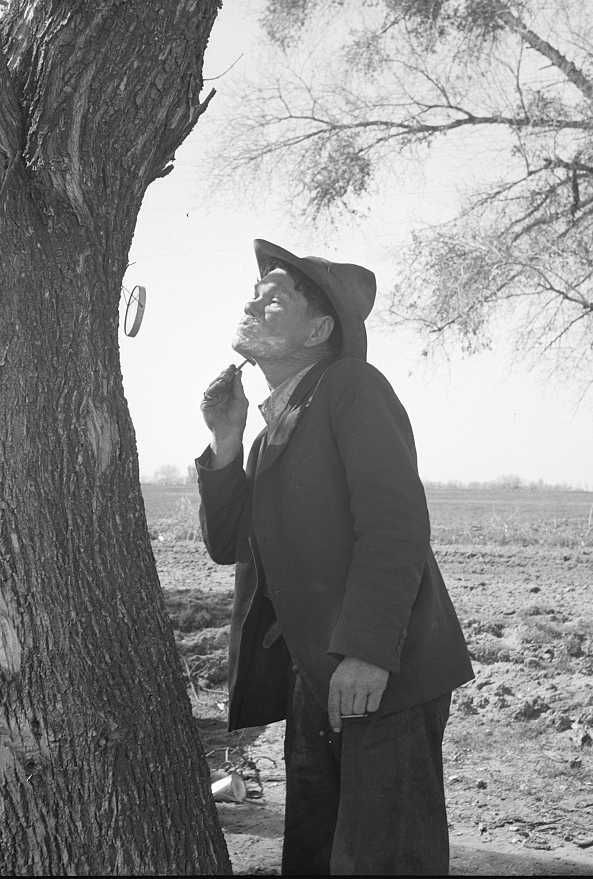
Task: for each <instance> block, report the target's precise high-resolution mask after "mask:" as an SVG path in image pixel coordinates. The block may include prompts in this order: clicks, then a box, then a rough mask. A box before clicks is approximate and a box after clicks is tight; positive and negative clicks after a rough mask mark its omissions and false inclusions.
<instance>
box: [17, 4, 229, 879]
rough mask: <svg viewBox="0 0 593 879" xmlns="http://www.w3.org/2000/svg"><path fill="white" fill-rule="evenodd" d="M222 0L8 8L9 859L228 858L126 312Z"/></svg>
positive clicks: (84, 870) (55, 863)
mask: <svg viewBox="0 0 593 879" xmlns="http://www.w3.org/2000/svg"><path fill="white" fill-rule="evenodd" d="M217 9H218V0H93V2H90V0H89V2H85V0H11V2H10V4H9V6H8V11H7V12H6V13H5V14H4V16H3V17H2V19H1V20H0V586H1V589H0V699H1V713H0V872H1V873H2V874H4V875H6V874H9V875H10V874H17V875H30V874H46V875H56V874H59V875H64V874H69V875H75V874H77V875H81V874H94V875H98V874H101V873H107V874H121V873H128V874H129V873H132V874H139V873H140V874H146V873H157V874H187V873H194V874H195V873H212V872H227V871H228V870H229V869H230V867H229V862H228V856H227V853H226V847H225V844H224V840H223V837H222V834H221V832H220V828H219V826H218V822H217V817H216V811H215V807H214V805H213V802H212V798H211V796H210V789H209V784H208V770H207V766H206V763H205V760H204V756H203V752H202V749H201V745H200V742H199V739H198V737H197V732H196V729H195V723H194V721H193V719H192V715H191V710H190V705H189V702H188V699H187V695H186V692H185V688H184V684H183V680H182V675H181V671H180V666H179V661H178V657H177V654H176V651H175V645H174V641H173V637H172V632H171V628H170V624H169V622H168V619H167V616H166V612H165V609H164V604H163V599H162V595H161V590H160V585H159V582H158V577H157V574H156V569H155V564H154V559H153V556H152V552H151V548H150V540H149V536H148V532H147V527H146V521H145V515H144V507H143V502H142V497H141V493H140V488H139V478H138V466H137V454H136V444H135V436H134V431H133V427H132V424H131V421H130V417H129V414H128V409H127V404H126V401H125V398H124V394H123V387H122V377H121V371H120V363H119V350H118V337H117V329H118V304H119V298H120V290H121V283H122V278H123V274H124V271H125V269H126V265H127V254H128V250H129V246H130V243H131V239H132V234H133V230H134V226H135V222H136V217H137V213H138V209H139V207H140V203H141V201H142V197H143V195H144V193H145V190H146V188H147V186H148V185H149V183H150V182H151V181H152V180H154V179H155V178H156V177H158V176H162V175H163V174H164V173H167V171H168V170H169V169H170V167H171V165H170V162H171V158H172V156H173V153H174V150H175V149H176V148H177V146H178V145H179V144H180V143H181V142H182V141H183V139H184V138H185V136H186V135H187V134H188V133H189V131H190V130H191V129H192V127H193V126H194V124H195V123H196V121H197V119H198V117H199V115H200V113H201V112H203V110H204V108H205V105H206V103H207V101H205V102H203V103H202V104H200V101H199V93H200V89H201V87H202V76H201V70H202V59H203V53H204V49H205V46H206V43H207V40H208V36H209V33H210V29H211V27H212V25H213V22H214V19H215V16H216V13H217Z"/></svg>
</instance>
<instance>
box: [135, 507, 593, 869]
mask: <svg viewBox="0 0 593 879" xmlns="http://www.w3.org/2000/svg"><path fill="white" fill-rule="evenodd" d="M581 494H582V493H581ZM145 498H146V495H145ZM465 500H466V501H467V502H466V503H465V506H464V510H466V509H467V508H468V507H469V508H471V503H470V502H469V500H470V499H469V496H467V497H466V499H465ZM474 500H475V497H474ZM483 500H484V499H483V498H482V501H483ZM523 500H524V499H521V498H519V497H518V496H515V498H514V500H512V499H511V500H509V499H506V501H505V503H506V502H507V501H508V503H507V507H506V508H505V510H503V511H502V512H501V508H500V505H499V507H496V505H495V504H494V502H492V503H491V499H486V501H485V502H484V504H482V506H481V507H480V509H479V510H478V509H477V508H476V509H475V510H474V513H473V514H472V515H470V516H469V517H468V518H467V520H466V521H465V524H463V522H462V527H461V528H459V527H458V528H457V532H456V533H455V534H453V533H451V529H450V527H449V525H450V522H451V519H452V507H451V504H452V501H451V499H450V498H449V500H448V501H447V499H444V498H443V497H440V498H439V497H434V498H433V499H432V504H431V500H430V497H429V505H430V506H431V515H432V517H433V523H434V522H435V521H436V528H433V533H434V539H433V546H434V548H435V553H436V555H437V558H438V560H439V563H440V565H441V568H442V571H443V574H444V576H445V579H446V582H447V584H448V587H449V591H450V593H451V596H452V599H453V601H454V603H455V606H456V608H457V611H458V614H459V617H460V620H461V622H462V626H463V629H464V632H465V634H466V638H467V641H468V645H469V647H470V651H471V654H472V657H473V661H474V669H475V672H476V680H475V681H474V682H472V683H470V684H468V685H466V686H464V687H463V688H461V689H459V690H458V691H457V692H456V693H455V694H454V699H453V705H452V711H451V718H450V721H449V724H448V727H447V732H446V736H445V744H444V762H445V779H446V792H447V803H448V815H449V823H450V838H451V847H452V852H451V872H452V873H453V874H456V875H488V874H494V875H591V874H593V772H591V769H592V768H593V688H592V686H591V685H592V682H593V602H592V600H591V599H592V597H593V595H592V593H593V589H592V587H593V540H591V539H590V538H591V534H590V525H591V521H590V520H591V513H590V512H589V519H588V520H587V516H586V509H587V506H586V505H587V504H588V503H590V504H593V496H591V495H589V496H588V497H584V498H583V497H581V498H580V500H581V501H582V509H580V511H578V512H575V510H574V509H572V508H571V504H570V498H569V499H568V500H567V501H566V498H564V500H563V502H564V501H566V503H567V504H568V507H567V509H563V514H562V515H557V512H558V511H557V510H556V512H554V511H553V509H552V512H553V516H552V518H551V519H550V516H551V515H552V513H550V509H548V508H547V507H546V508H545V509H543V508H544V507H545V504H542V503H539V504H535V505H532V506H533V508H529V509H528V510H527V512H526V507H525V503H523ZM548 500H549V499H548ZM445 501H446V502H445ZM176 502H177V503H179V498H177V501H176ZM462 502H463V496H462V497H461V499H459V498H456V499H455V503H462ZM146 503H147V512H148V517H149V522H151V529H152V532H151V533H152V537H153V544H152V545H153V549H154V553H155V558H156V561H157V566H158V570H159V574H160V577H161V584H162V586H163V589H164V591H165V598H166V602H167V607H168V610H169V613H170V616H171V619H172V621H173V625H174V629H175V634H176V640H177V645H178V648H179V651H180V655H181V657H182V661H183V664H184V668H185V669H186V672H187V675H188V687H189V693H190V698H191V699H192V703H193V706H194V713H195V715H196V722H197V723H198V726H199V729H200V736H201V739H202V742H203V744H204V747H205V750H206V752H207V756H208V761H209V763H210V766H211V770H212V772H213V775H214V777H216V774H218V773H220V772H223V771H224V770H225V769H228V768H229V767H233V768H235V769H237V770H238V771H240V772H241V773H242V774H243V776H244V778H245V780H246V782H247V788H248V799H247V800H246V802H245V803H243V804H219V805H218V809H219V815H220V819H221V823H222V826H223V829H224V832H225V836H226V840H227V845H228V848H229V853H230V856H231V861H232V864H233V869H234V872H235V873H236V874H267V875H275V874H277V873H278V872H279V865H280V856H281V845H282V820H283V797H284V772H283V760H282V735H283V730H282V726H283V724H281V723H279V724H273V725H271V726H268V727H264V728H260V729H256V730H247V731H240V732H237V733H232V734H229V733H227V732H226V698H227V691H226V646H227V643H228V619H229V610H230V604H231V600H232V582H233V579H232V578H233V572H232V569H231V568H225V567H219V566H218V565H215V564H214V563H213V562H212V561H211V560H210V559H209V558H208V556H207V554H206V552H205V549H204V547H203V545H202V543H201V541H200V540H199V537H198V535H197V531H196V526H195V519H194V518H193V517H194V514H195V504H194V500H192V499H191V498H190V499H189V500H188V499H187V498H182V499H181V502H180V503H181V508H179V509H178V508H177V507H176V513H175V515H172V516H169V517H168V518H167V517H166V516H164V513H165V512H166V510H165V508H164V507H163V508H159V507H158V505H157V504H156V502H155V499H153V500H152V501H151V499H150V498H146ZM513 503H514V506H513ZM550 503H552V508H553V507H554V504H553V499H552V501H550ZM508 504H511V506H508ZM557 506H558V504H557ZM592 509H593V507H592ZM151 510H152V511H153V516H152V519H151ZM509 510H511V512H513V511H514V512H513V515H514V518H513V517H512V516H511V518H510V519H509V516H510V513H509ZM485 511H490V512H488V515H486V512H485ZM492 511H494V512H492ZM453 512H454V511H453ZM503 514H504V515H503ZM573 514H574V515H573ZM497 517H498V518H497ZM546 517H547V518H546ZM453 518H455V521H456V522H457V523H459V522H460V521H461V520H462V517H461V516H456V517H453ZM587 521H588V522H589V529H587V527H586V526H587ZM192 522H193V524H191V523H192ZM509 522H510V524H509ZM546 522H547V523H548V525H547V526H546V525H545V523H546ZM476 523H478V524H476ZM501 523H502V524H501ZM505 523H506V524H505ZM478 526H479V527H478ZM501 529H502V530H501ZM505 529H506V530H505ZM489 539H490V541H491V542H488V540H489Z"/></svg>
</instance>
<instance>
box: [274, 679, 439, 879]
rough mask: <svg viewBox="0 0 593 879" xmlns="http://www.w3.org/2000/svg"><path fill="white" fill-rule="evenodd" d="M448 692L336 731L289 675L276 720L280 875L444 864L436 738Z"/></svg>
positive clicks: (398, 871) (428, 870)
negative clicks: (282, 791) (283, 718)
mask: <svg viewBox="0 0 593 879" xmlns="http://www.w3.org/2000/svg"><path fill="white" fill-rule="evenodd" d="M450 702H451V694H450V693H447V694H446V695H444V696H441V697H439V698H438V699H434V700H433V701H431V702H427V703H425V704H423V705H416V706H414V707H413V708H409V709H406V710H404V711H400V712H397V713H394V714H388V715H386V716H385V717H381V716H380V715H378V714H374V715H369V716H368V717H364V718H353V719H350V720H349V719H346V720H344V721H343V727H342V732H341V733H340V734H335V733H333V732H332V731H331V729H330V728H329V725H328V717H327V712H326V711H324V710H323V709H322V708H321V707H320V706H319V704H318V703H317V702H316V701H315V699H314V697H313V696H312V694H311V693H310V691H309V690H308V688H307V687H306V685H305V683H304V682H303V680H302V678H301V677H300V676H298V675H297V677H296V680H295V683H294V688H293V693H292V701H291V707H290V711H289V715H288V719H287V724H286V738H285V744H284V754H285V760H286V812H285V834H284V849H283V852H282V874H283V875H286V876H295V875H301V876H324V875H325V876H328V875H332V876H339V875H352V874H354V875H361V874H371V875H392V876H393V875H433V876H444V875H447V873H448V870H449V834H448V830H447V813H446V809H445V796H444V791H443V766H442V751H441V745H442V739H443V733H444V731H445V725H446V723H447V718H448V716H449V706H450Z"/></svg>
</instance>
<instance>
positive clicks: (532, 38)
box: [498, 8, 593, 101]
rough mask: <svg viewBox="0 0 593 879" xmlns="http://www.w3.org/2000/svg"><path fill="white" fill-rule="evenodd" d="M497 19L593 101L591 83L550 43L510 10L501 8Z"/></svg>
mask: <svg viewBox="0 0 593 879" xmlns="http://www.w3.org/2000/svg"><path fill="white" fill-rule="evenodd" d="M498 17H499V18H500V20H501V21H503V22H504V23H505V24H506V25H507V27H508V28H509V30H511V31H513V33H516V34H518V35H519V36H520V37H521V38H522V39H523V40H524V41H525V43H527V45H528V46H531V48H532V49H535V50H536V51H537V52H539V53H540V55H543V56H544V57H545V58H547V59H548V60H549V61H551V62H552V64H553V65H554V66H555V67H557V68H558V70H561V71H562V73H563V74H564V75H565V77H566V78H567V79H568V80H569V82H571V83H572V84H573V85H574V86H576V87H577V88H578V90H579V91H580V92H581V94H583V95H584V96H585V97H586V98H587V100H589V101H593V82H591V80H590V79H589V78H588V77H587V76H585V74H584V73H583V71H582V70H580V69H579V68H578V67H577V66H576V64H574V62H572V61H569V60H568V58H567V57H566V56H565V55H563V54H562V52H560V51H559V50H558V49H557V48H556V47H555V46H552V44H551V43H548V41H547V40H544V39H543V38H542V37H540V36H539V34H536V33H535V31H533V30H531V28H529V27H527V25H526V24H525V23H524V22H523V21H521V19H520V18H519V17H518V16H517V15H514V13H512V12H511V11H510V9H506V8H501V9H500V10H499V12H498Z"/></svg>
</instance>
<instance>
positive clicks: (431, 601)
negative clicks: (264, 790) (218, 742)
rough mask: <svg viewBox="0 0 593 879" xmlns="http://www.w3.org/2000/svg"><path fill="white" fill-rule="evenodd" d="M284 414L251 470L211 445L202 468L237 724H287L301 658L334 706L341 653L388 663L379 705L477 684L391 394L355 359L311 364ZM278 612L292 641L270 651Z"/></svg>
mask: <svg viewBox="0 0 593 879" xmlns="http://www.w3.org/2000/svg"><path fill="white" fill-rule="evenodd" d="M289 405H290V406H291V407H292V408H291V410H290V416H289V417H288V419H287V420H288V423H289V424H291V427H292V433H291V435H290V436H289V437H288V440H287V441H286V442H285V443H283V444H282V445H279V446H277V445H274V446H272V445H269V446H268V445H266V442H265V440H266V431H263V432H262V433H261V434H260V435H259V436H258V437H257V439H256V440H255V442H254V444H253V447H252V449H251V453H250V455H249V460H248V462H247V467H246V469H245V470H244V469H243V462H242V457H238V458H237V459H235V461H233V462H232V463H231V464H229V465H228V466H227V467H225V468H223V469H221V470H212V469H210V468H209V466H208V465H209V456H210V452H209V449H207V450H206V452H205V453H204V454H203V455H202V456H201V457H200V458H198V459H197V461H196V466H197V469H198V476H199V487H200V495H201V506H200V520H201V525H202V533H203V536H204V540H205V542H206V546H207V548H208V551H209V553H210V555H211V557H212V559H213V560H214V561H215V562H218V563H220V564H236V575H235V601H234V607H233V614H232V620H231V637H230V657H229V690H230V706H229V728H230V729H236V728H238V727H244V726H257V725H260V724H265V723H270V722H272V721H275V720H280V719H282V718H284V717H285V716H286V711H285V709H286V699H287V687H288V674H289V671H290V665H291V663H294V664H296V666H297V667H298V668H299V670H300V672H301V673H302V675H303V676H304V677H305V679H306V680H307V681H308V683H309V685H310V686H311V688H312V689H313V692H314V693H315V694H316V695H317V697H318V698H319V700H320V703H321V704H323V705H325V704H327V696H328V687H329V680H330V677H331V675H332V673H333V671H334V669H335V668H336V666H337V664H338V663H339V661H340V659H341V658H342V657H343V656H354V657H358V658H359V659H363V660H366V661H367V662H371V663H373V664H375V665H378V666H381V667H382V668H386V669H389V671H390V672H391V674H390V676H389V681H388V684H387V688H386V690H385V693H384V695H383V699H382V702H381V707H380V710H381V711H383V712H391V711H397V710H401V709H403V708H406V707H409V706H412V705H415V704H418V703H421V702H425V701H428V700H430V699H433V698H436V697H437V696H439V695H441V694H443V693H445V692H447V691H449V690H452V689H453V688H455V687H457V686H459V685H461V684H463V683H465V682H466V681H469V680H470V679H471V678H472V677H473V672H472V668H471V664H470V661H469V656H468V652H467V648H466V644H465V641H464V638H463V635H462V632H461V629H460V626H459V622H458V619H457V616H456V614H455V611H454V609H453V605H452V604H451V600H450V598H449V595H448V593H447V590H446V588H445V584H444V582H443V579H442V577H441V574H440V571H439V568H438V566H437V563H436V561H435V559H434V556H433V554H432V550H431V548H430V544H429V540H430V526H429V520H428V510H427V506H426V499H425V495H424V490H423V488H422V484H421V482H420V479H419V477H418V471H417V466H416V453H415V448H414V439H413V435H412V429H411V427H410V422H409V420H408V417H407V414H406V412H405V410H404V408H403V406H402V405H401V403H400V402H399V400H398V398H397V397H396V395H395V393H394V392H393V389H392V387H391V385H390V384H389V382H388V381H387V379H386V378H385V377H384V376H383V375H382V374H381V373H380V372H379V371H378V370H377V369H375V368H374V367H373V366H370V365H369V364H368V363H366V362H364V361H362V360H358V359H354V358H345V359H341V360H337V361H335V362H334V363H332V364H330V365H329V366H328V365H327V363H322V364H317V365H316V366H315V367H313V369H312V370H310V372H309V373H307V374H306V375H305V376H304V378H303V379H302V380H301V382H300V384H299V386H298V387H297V389H296V391H295V392H294V394H293V396H292V398H291V401H290V404H289ZM266 593H267V594H268V595H269V598H268V597H267V596H266ZM269 599H271V600H269ZM275 615H276V616H277V618H278V622H279V625H280V630H281V632H282V635H283V637H281V638H279V639H278V640H276V641H275V642H274V643H273V644H272V645H271V646H268V647H264V646H263V641H264V637H265V636H266V633H267V632H268V630H269V628H270V625H271V624H272V623H273V621H274V616H275ZM266 640H268V639H266ZM287 647H288V650H287Z"/></svg>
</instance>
